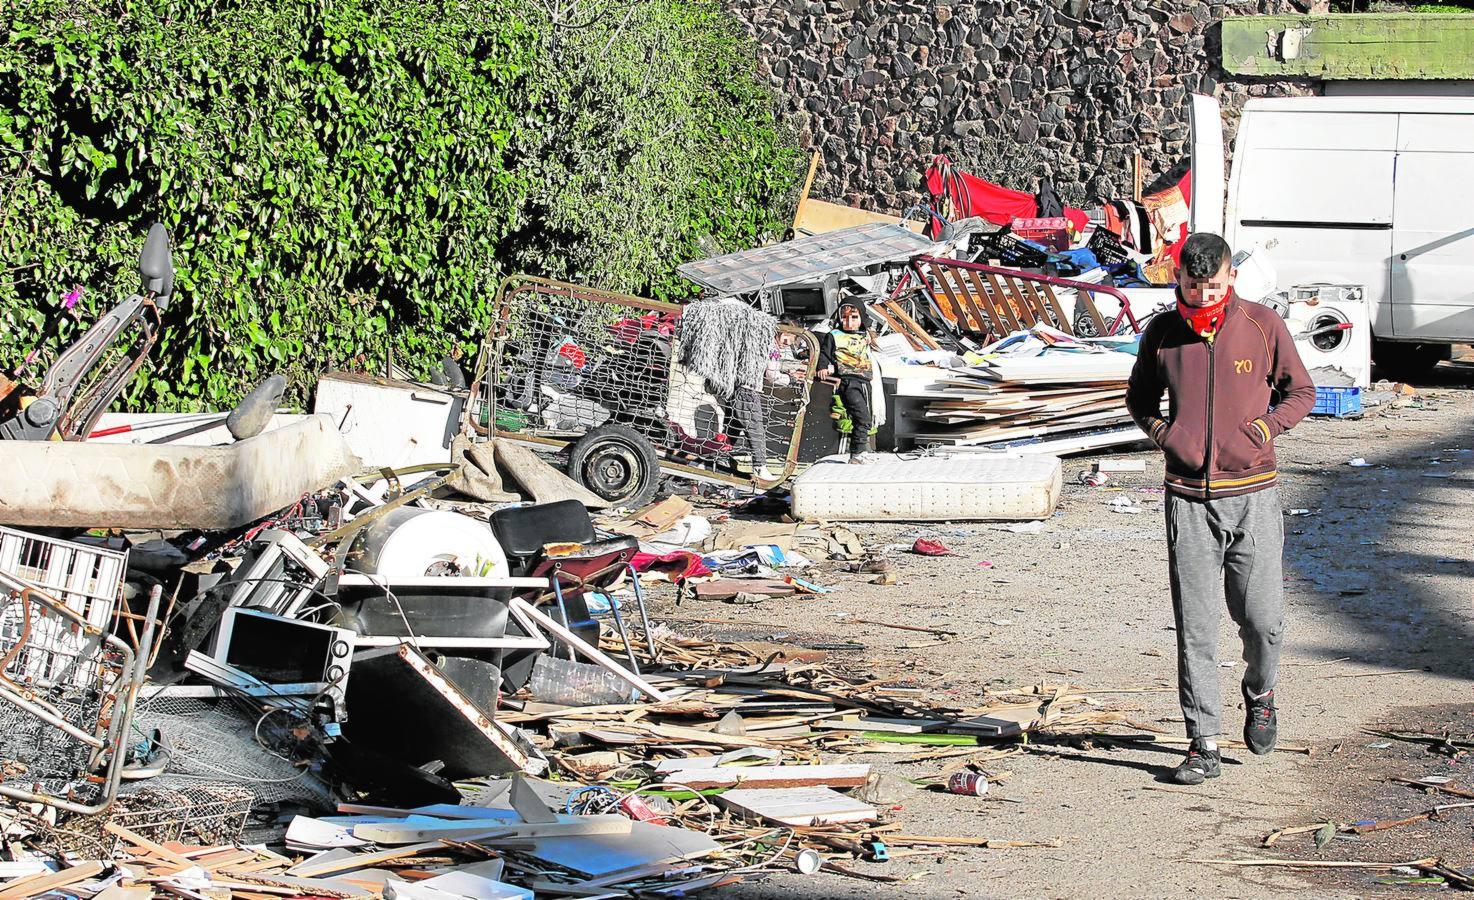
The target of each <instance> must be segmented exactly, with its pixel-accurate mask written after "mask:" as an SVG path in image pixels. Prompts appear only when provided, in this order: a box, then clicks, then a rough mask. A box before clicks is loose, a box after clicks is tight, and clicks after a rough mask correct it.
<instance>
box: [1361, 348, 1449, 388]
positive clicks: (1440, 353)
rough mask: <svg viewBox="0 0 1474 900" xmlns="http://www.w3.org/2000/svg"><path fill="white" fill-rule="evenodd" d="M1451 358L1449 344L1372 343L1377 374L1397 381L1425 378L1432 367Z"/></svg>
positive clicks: (1430, 372)
mask: <svg viewBox="0 0 1474 900" xmlns="http://www.w3.org/2000/svg"><path fill="white" fill-rule="evenodd" d="M1452 358H1453V346H1452V345H1450V344H1405V343H1401V342H1397V341H1380V340H1379V341H1374V342H1373V343H1372V362H1373V363H1375V364H1376V366H1377V369H1378V370H1379V372H1380V373H1381V374H1382V375H1383V376H1385V377H1388V378H1392V379H1395V380H1397V381H1415V380H1422V379H1424V378H1427V377H1428V376H1429V375H1430V374H1432V372H1433V369H1434V367H1436V366H1437V365H1438V364H1439V363H1441V362H1443V361H1444V360H1446V359H1452Z"/></svg>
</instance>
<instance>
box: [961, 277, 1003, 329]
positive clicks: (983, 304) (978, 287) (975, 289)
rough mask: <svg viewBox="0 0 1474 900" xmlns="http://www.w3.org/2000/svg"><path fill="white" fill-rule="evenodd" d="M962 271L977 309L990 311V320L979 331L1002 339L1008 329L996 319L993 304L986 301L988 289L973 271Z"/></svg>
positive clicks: (1000, 320)
mask: <svg viewBox="0 0 1474 900" xmlns="http://www.w3.org/2000/svg"><path fill="white" fill-rule="evenodd" d="M962 271H965V272H966V273H967V280H968V282H970V283H971V285H972V296H974V297H976V298H978V306H979V308H980V309H981V308H987V309H989V310H992V316H991V318H990V320H989V321H988V322H987V324H986V325H985V326H984V327H983V328H982V329H981V330H983V331H987V332H991V333H992V334H994V335H996V336H997V337H1002V336H1003V335H1005V334H1007V333H1008V331H1009V329H1008V328H1006V327H1005V326H1004V323H1003V320H1002V319H1001V318H999V317H998V313H997V311H996V309H994V304H993V303H992V302H991V301H990V300H989V299H988V288H987V286H986V285H984V284H983V280H982V279H981V278H979V277H978V273H977V272H975V271H973V270H972V269H964V270H962Z"/></svg>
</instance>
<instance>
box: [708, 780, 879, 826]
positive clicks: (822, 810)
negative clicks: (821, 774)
mask: <svg viewBox="0 0 1474 900" xmlns="http://www.w3.org/2000/svg"><path fill="white" fill-rule="evenodd" d="M717 802H718V803H720V804H721V805H722V806H724V807H726V808H727V809H731V810H736V811H738V812H741V813H745V814H747V815H749V816H752V817H755V818H759V819H762V820H764V821H767V822H773V823H775V824H778V825H788V826H791V827H794V828H806V827H812V826H814V825H840V824H844V823H848V822H874V821H875V820H876V819H877V818H879V815H878V814H877V813H876V811H875V807H873V806H871V805H870V804H868V803H861V802H860V801H858V800H855V799H853V798H851V797H846V796H845V795H844V794H841V793H838V792H836V791H832V790H830V789H829V788H822V787H820V788H787V789H783V790H762V789H748V788H739V789H737V790H734V791H727V792H726V793H724V794H721V795H719V796H718V797H717Z"/></svg>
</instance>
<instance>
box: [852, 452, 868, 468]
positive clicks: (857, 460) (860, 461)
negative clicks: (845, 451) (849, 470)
mask: <svg viewBox="0 0 1474 900" xmlns="http://www.w3.org/2000/svg"><path fill="white" fill-rule="evenodd" d="M850 465H852V466H863V465H865V457H864V456H862V455H860V454H858V453H854V454H851V456H850Z"/></svg>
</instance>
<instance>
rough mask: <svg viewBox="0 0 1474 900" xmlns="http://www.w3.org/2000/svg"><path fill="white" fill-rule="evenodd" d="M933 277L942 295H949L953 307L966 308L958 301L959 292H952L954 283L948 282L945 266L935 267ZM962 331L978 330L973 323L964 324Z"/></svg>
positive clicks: (932, 271) (932, 272)
mask: <svg viewBox="0 0 1474 900" xmlns="http://www.w3.org/2000/svg"><path fill="white" fill-rule="evenodd" d="M931 275H932V278H934V279H936V282H937V284H938V285H940V286H941V288H942V293H944V294H946V295H947V299H948V300H949V301H951V303H952V305H954V306H956V307H957V308H958V309H959V310H960V309H965V308H966V307H965V306H964V304H963V303H962V301H961V300H960V299H958V297H957V292H956V291H954V290H952V283H951V282H950V281H948V280H947V269H946V267H945V266H933V267H932V270H931ZM962 330H963V331H977V330H978V328H976V327H974V326H973V325H972V324H971V323H963V325H962Z"/></svg>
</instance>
